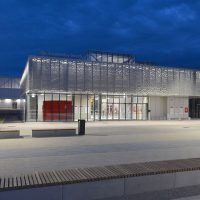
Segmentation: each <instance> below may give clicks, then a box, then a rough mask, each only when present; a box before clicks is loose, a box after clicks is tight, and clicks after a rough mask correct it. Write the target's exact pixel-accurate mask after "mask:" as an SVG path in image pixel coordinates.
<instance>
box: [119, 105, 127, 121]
mask: <svg viewBox="0 0 200 200" xmlns="http://www.w3.org/2000/svg"><path fill="white" fill-rule="evenodd" d="M125 113H126V112H125V104H120V119H123V120H124V119H125Z"/></svg>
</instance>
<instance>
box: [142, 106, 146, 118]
mask: <svg viewBox="0 0 200 200" xmlns="http://www.w3.org/2000/svg"><path fill="white" fill-rule="evenodd" d="M142 119H143V120H147V104H143V105H142Z"/></svg>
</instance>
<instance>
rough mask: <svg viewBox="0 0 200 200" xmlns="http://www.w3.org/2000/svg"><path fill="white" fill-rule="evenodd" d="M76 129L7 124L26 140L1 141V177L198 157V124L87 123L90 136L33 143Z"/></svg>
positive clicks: (4, 127)
mask: <svg viewBox="0 0 200 200" xmlns="http://www.w3.org/2000/svg"><path fill="white" fill-rule="evenodd" d="M45 128H48V129H51V128H77V123H61V122H60V123H47V122H46V123H45V122H43V123H42V122H38V123H35V122H32V123H31V122H29V123H8V124H1V125H0V130H16V129H19V130H20V132H21V135H23V136H24V138H22V139H2V140H0V174H1V176H11V175H19V174H24V173H29V172H33V171H43V170H53V169H54V170H56V169H65V168H74V167H87V166H89V167H92V166H102V165H111V164H120V163H134V162H144V161H159V160H169V159H180V158H196V157H200V121H198V120H195V121H193V120H191V121H126V122H116V121H115V122H95V123H94V122H88V123H86V135H85V136H76V137H60V138H31V130H32V129H45Z"/></svg>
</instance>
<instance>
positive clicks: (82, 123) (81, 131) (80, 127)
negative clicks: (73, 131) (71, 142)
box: [78, 119, 85, 135]
mask: <svg viewBox="0 0 200 200" xmlns="http://www.w3.org/2000/svg"><path fill="white" fill-rule="evenodd" d="M78 135H85V120H84V119H79V120H78Z"/></svg>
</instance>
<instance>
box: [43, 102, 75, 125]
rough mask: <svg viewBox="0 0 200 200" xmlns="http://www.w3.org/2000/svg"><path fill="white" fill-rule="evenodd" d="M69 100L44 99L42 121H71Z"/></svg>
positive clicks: (70, 103)
mask: <svg viewBox="0 0 200 200" xmlns="http://www.w3.org/2000/svg"><path fill="white" fill-rule="evenodd" d="M72 116H73V115H72V102H71V101H44V102H43V119H44V121H59V120H61V121H65V120H68V121H72Z"/></svg>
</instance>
